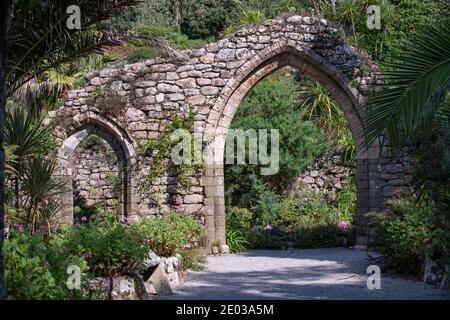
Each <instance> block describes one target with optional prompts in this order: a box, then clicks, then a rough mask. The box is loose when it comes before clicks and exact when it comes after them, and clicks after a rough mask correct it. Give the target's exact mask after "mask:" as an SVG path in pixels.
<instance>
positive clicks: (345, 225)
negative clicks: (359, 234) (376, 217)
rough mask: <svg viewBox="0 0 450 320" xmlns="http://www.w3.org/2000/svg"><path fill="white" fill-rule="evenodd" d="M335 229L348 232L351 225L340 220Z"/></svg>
mask: <svg viewBox="0 0 450 320" xmlns="http://www.w3.org/2000/svg"><path fill="white" fill-rule="evenodd" d="M337 227H338V228H339V229H341V230H348V229H350V228H351V227H352V225H351V224H350V222H347V221H344V220H341V221H339V222H338V224H337Z"/></svg>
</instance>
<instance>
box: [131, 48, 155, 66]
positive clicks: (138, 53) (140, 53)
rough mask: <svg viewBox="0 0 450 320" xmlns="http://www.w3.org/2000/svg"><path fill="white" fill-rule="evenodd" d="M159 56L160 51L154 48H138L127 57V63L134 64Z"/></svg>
mask: <svg viewBox="0 0 450 320" xmlns="http://www.w3.org/2000/svg"><path fill="white" fill-rule="evenodd" d="M159 55H160V51H159V50H158V49H156V48H154V47H138V48H136V49H134V50H133V51H132V52H131V54H130V55H129V56H128V59H127V60H128V62H129V63H135V62H138V61H141V60H148V59H153V58H155V57H157V56H159Z"/></svg>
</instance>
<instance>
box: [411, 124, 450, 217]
mask: <svg viewBox="0 0 450 320" xmlns="http://www.w3.org/2000/svg"><path fill="white" fill-rule="evenodd" d="M436 129H437V130H436ZM436 129H435V132H434V133H433V134H432V136H431V137H430V138H429V139H424V138H421V139H417V141H415V149H414V156H415V160H414V171H413V184H414V186H415V190H416V192H417V194H418V196H419V198H421V199H423V200H426V201H427V202H433V203H435V204H436V205H438V206H440V207H442V210H443V211H444V212H445V211H446V212H450V122H449V121H447V124H446V125H444V126H443V127H442V128H436Z"/></svg>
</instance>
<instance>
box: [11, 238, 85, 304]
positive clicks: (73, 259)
mask: <svg viewBox="0 0 450 320" xmlns="http://www.w3.org/2000/svg"><path fill="white" fill-rule="evenodd" d="M4 255H5V287H6V298H7V299H27V300H28V299H69V298H70V299H73V298H77V299H79V298H85V297H86V296H85V294H84V293H83V292H82V291H80V290H77V289H74V290H69V289H68V288H67V285H66V277H67V275H66V267H67V266H68V265H77V266H78V267H80V271H81V272H82V274H81V275H82V276H84V275H85V273H84V272H85V271H86V270H87V266H86V262H85V261H84V260H83V259H81V258H80V257H79V256H76V255H66V254H63V253H61V252H59V251H57V250H55V249H54V248H53V247H51V246H48V245H47V243H45V241H44V240H43V238H42V236H40V235H30V234H28V233H26V232H17V233H14V234H13V235H12V236H11V237H10V238H9V239H6V240H5V242H4Z"/></svg>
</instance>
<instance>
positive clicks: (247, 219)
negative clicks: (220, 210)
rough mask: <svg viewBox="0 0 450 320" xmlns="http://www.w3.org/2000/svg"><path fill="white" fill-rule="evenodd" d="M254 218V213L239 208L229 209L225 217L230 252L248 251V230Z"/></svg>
mask: <svg viewBox="0 0 450 320" xmlns="http://www.w3.org/2000/svg"><path fill="white" fill-rule="evenodd" d="M252 218H253V212H251V211H249V210H247V209H244V208H238V207H227V212H226V216H225V221H226V239H227V245H228V247H229V248H230V252H234V253H235V252H242V251H245V250H246V249H247V245H248V241H247V237H246V232H247V230H249V229H250V225H251V222H252Z"/></svg>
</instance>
